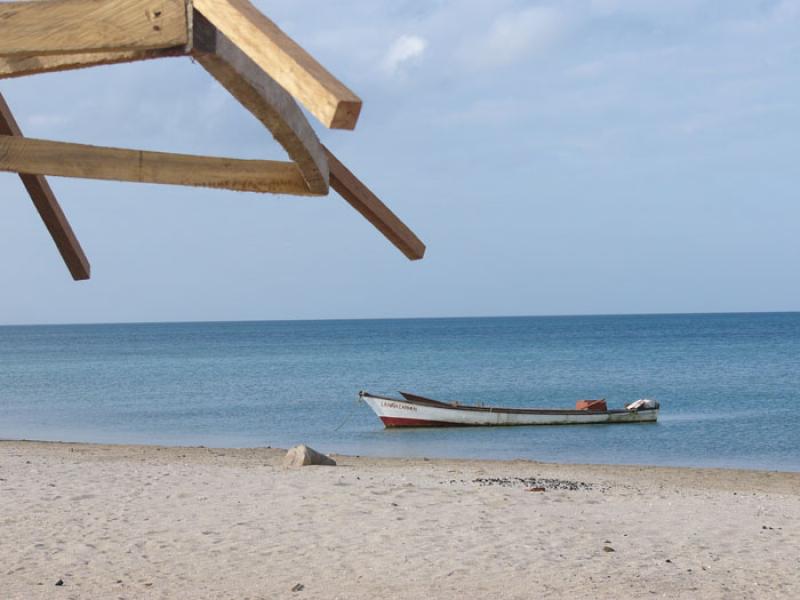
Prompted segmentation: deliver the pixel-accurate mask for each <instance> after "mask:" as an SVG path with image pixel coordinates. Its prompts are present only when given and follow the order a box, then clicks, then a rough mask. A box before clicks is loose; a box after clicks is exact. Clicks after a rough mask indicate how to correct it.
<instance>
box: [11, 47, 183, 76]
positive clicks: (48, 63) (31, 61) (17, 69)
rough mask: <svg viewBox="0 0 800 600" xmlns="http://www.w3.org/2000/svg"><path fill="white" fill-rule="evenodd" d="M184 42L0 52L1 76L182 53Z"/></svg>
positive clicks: (110, 63)
mask: <svg viewBox="0 0 800 600" xmlns="http://www.w3.org/2000/svg"><path fill="white" fill-rule="evenodd" d="M186 54H187V52H186V47H185V46H178V47H176V48H166V49H163V50H133V51H130V52H92V53H91V54H51V55H47V56H21V57H20V56H12V57H2V56H0V79H8V78H11V77H24V76H26V75H36V74H39V73H51V72H54V71H68V70H71V69H84V68H86V67H98V66H102V65H114V64H119V63H129V62H136V61H139V60H151V59H153V58H167V57H171V56H185V55H186Z"/></svg>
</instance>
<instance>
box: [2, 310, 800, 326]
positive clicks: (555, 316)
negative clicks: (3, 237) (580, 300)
mask: <svg viewBox="0 0 800 600" xmlns="http://www.w3.org/2000/svg"><path fill="white" fill-rule="evenodd" d="M786 314H800V310H754V311H710V312H697V311H687V312H634V313H553V314H538V315H519V314H517V315H451V316H427V317H349V318H345V317H340V318H318V319H301V318H297V319H291V318H290V319H209V320H204V321H192V320H187V321H169V320H160V321H99V322H93V321H81V322H72V323H0V327H77V326H82V325H85V326H91V325H193V324H203V323H205V324H212V323H316V322H337V321H423V320H432V321H433V320H458V319H558V318H581V317H584V318H586V317H673V316H704V315H786Z"/></svg>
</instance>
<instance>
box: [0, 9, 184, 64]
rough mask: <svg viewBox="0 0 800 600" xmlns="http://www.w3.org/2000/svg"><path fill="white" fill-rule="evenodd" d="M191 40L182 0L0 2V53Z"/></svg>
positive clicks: (100, 49) (135, 46)
mask: <svg viewBox="0 0 800 600" xmlns="http://www.w3.org/2000/svg"><path fill="white" fill-rule="evenodd" d="M188 41H189V30H188V17H187V13H186V4H185V2H184V0H47V1H44V2H42V1H35V2H3V3H0V56H26V55H27V56H42V55H47V54H80V53H88V52H111V51H118V50H120V51H122V50H152V49H156V48H171V47H174V46H181V45H185V44H187V43H188Z"/></svg>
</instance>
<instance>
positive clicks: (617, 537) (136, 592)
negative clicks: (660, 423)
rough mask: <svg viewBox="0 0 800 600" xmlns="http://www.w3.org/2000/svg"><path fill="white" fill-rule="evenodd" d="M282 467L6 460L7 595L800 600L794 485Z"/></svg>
mask: <svg viewBox="0 0 800 600" xmlns="http://www.w3.org/2000/svg"><path fill="white" fill-rule="evenodd" d="M284 454H285V452H284V451H280V450H273V449H249V450H230V449H208V448H165V447H157V446H107V445H89V444H61V443H44V442H0V523H1V524H2V526H1V527H0V533H1V534H2V537H1V538H0V539H2V544H0V596H2V597H3V598H131V599H133V598H253V599H255V598H315V599H316V598H323V599H324V598H348V599H361V598H364V599H367V598H369V599H373V598H425V597H428V598H437V599H441V598H459V599H461V598H540V597H569V598H766V597H769V598H798V597H800V569H798V564H800V473H775V472H760V471H737V470H723V469H685V468H662V467H631V466H603V465H557V464H543V463H536V462H530V461H510V462H500V461H477V460H464V461H457V460H439V459H436V460H423V459H413V460H411V459H409V460H405V459H374V458H363V457H361V458H359V457H344V456H335V455H334V457H335V458H336V460H337V461H338V463H339V464H338V466H336V467H303V468H299V469H297V468H296V469H287V468H284V467H283V466H282V463H281V460H282V458H283V455H284ZM59 581H61V582H62V585H58V586H57V585H56V583H58V582H59Z"/></svg>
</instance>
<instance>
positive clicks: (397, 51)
mask: <svg viewBox="0 0 800 600" xmlns="http://www.w3.org/2000/svg"><path fill="white" fill-rule="evenodd" d="M427 46H428V42H426V41H425V40H424V39H423V38H421V37H419V36H417V35H401V36H400V37H399V38H397V40H395V42H394V43H393V44H392V45H391V47H390V48H389V51H388V52H387V53H386V56H385V57H384V59H383V62H382V63H381V66H382V68H383V70H384V72H385V73H387V74H389V75H394V74H396V73H397V72H398V71H400V69H401V68H402V67H403V66H404V65H406V64H408V63H411V62H415V61H418V60H419V59H420V58H421V57H422V55H423V54H424V53H425V48H426V47H427Z"/></svg>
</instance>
